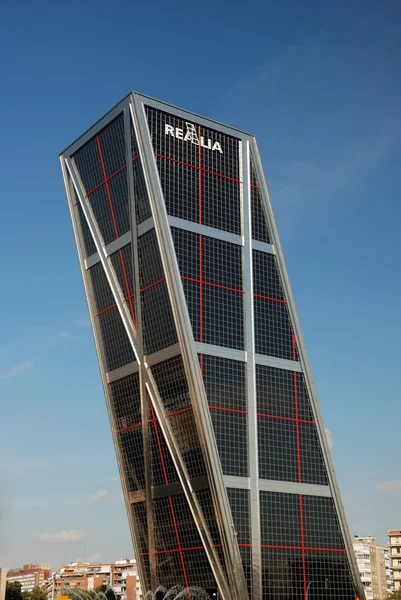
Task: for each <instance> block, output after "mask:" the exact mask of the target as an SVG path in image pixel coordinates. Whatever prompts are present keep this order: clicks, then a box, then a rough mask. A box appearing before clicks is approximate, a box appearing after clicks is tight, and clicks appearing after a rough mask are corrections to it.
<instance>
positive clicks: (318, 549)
mask: <svg viewBox="0 0 401 600" xmlns="http://www.w3.org/2000/svg"><path fill="white" fill-rule="evenodd" d="M238 546H252V545H251V544H238ZM261 548H264V549H270V548H272V549H279V550H302V549H303V550H305V551H309V550H310V551H313V552H346V551H345V550H339V549H338V548H307V547H306V546H305V547H302V546H266V545H263V546H261Z"/></svg>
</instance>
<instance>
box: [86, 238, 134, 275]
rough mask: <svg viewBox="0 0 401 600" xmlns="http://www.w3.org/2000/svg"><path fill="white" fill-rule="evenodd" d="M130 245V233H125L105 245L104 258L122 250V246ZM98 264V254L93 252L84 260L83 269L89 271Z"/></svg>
mask: <svg viewBox="0 0 401 600" xmlns="http://www.w3.org/2000/svg"><path fill="white" fill-rule="evenodd" d="M130 243H131V232H130V231H127V232H126V233H124V234H123V235H121V236H120V237H119V238H117V239H116V240H113V241H112V242H110V244H107V246H105V252H106V256H110V255H111V254H114V252H117V251H118V250H121V248H124V246H127V245H128V244H130ZM98 262H100V257H99V254H98V253H97V252H95V254H91V256H88V258H87V259H85V269H90V268H91V267H93V266H94V265H96V264H97V263H98Z"/></svg>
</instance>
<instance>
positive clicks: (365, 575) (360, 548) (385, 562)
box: [353, 536, 392, 600]
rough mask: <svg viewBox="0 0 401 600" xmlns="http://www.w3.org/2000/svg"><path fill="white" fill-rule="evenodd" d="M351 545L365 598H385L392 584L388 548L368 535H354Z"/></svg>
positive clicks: (381, 599)
mask: <svg viewBox="0 0 401 600" xmlns="http://www.w3.org/2000/svg"><path fill="white" fill-rule="evenodd" d="M353 546H354V552H355V556H356V561H357V565H358V569H359V573H360V575H361V579H362V584H363V587H364V590H365V596H366V600H385V598H386V597H387V595H388V593H389V591H391V586H392V574H391V569H390V564H389V556H388V548H387V547H386V546H380V545H379V544H377V542H376V539H375V538H373V537H370V536H368V537H357V536H355V537H354V541H353Z"/></svg>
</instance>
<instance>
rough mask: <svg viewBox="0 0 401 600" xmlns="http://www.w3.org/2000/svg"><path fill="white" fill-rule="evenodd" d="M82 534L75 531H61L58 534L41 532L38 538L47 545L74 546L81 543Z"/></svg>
mask: <svg viewBox="0 0 401 600" xmlns="http://www.w3.org/2000/svg"><path fill="white" fill-rule="evenodd" d="M82 540H83V534H82V531H79V530H77V529H70V530H69V531H67V530H66V529H62V530H61V531H59V532H58V533H47V532H43V533H41V534H40V536H39V541H40V542H44V543H47V544H76V543H77V542H82Z"/></svg>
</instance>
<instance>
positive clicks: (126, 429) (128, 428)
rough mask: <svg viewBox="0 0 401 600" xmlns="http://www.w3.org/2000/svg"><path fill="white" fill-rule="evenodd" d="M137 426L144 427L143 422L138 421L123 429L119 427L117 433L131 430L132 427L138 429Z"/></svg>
mask: <svg viewBox="0 0 401 600" xmlns="http://www.w3.org/2000/svg"><path fill="white" fill-rule="evenodd" d="M137 427H142V423H137V424H136V425H131V426H130V427H124V428H123V429H117V433H121V432H122V431H129V430H130V429H136V428H137Z"/></svg>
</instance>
